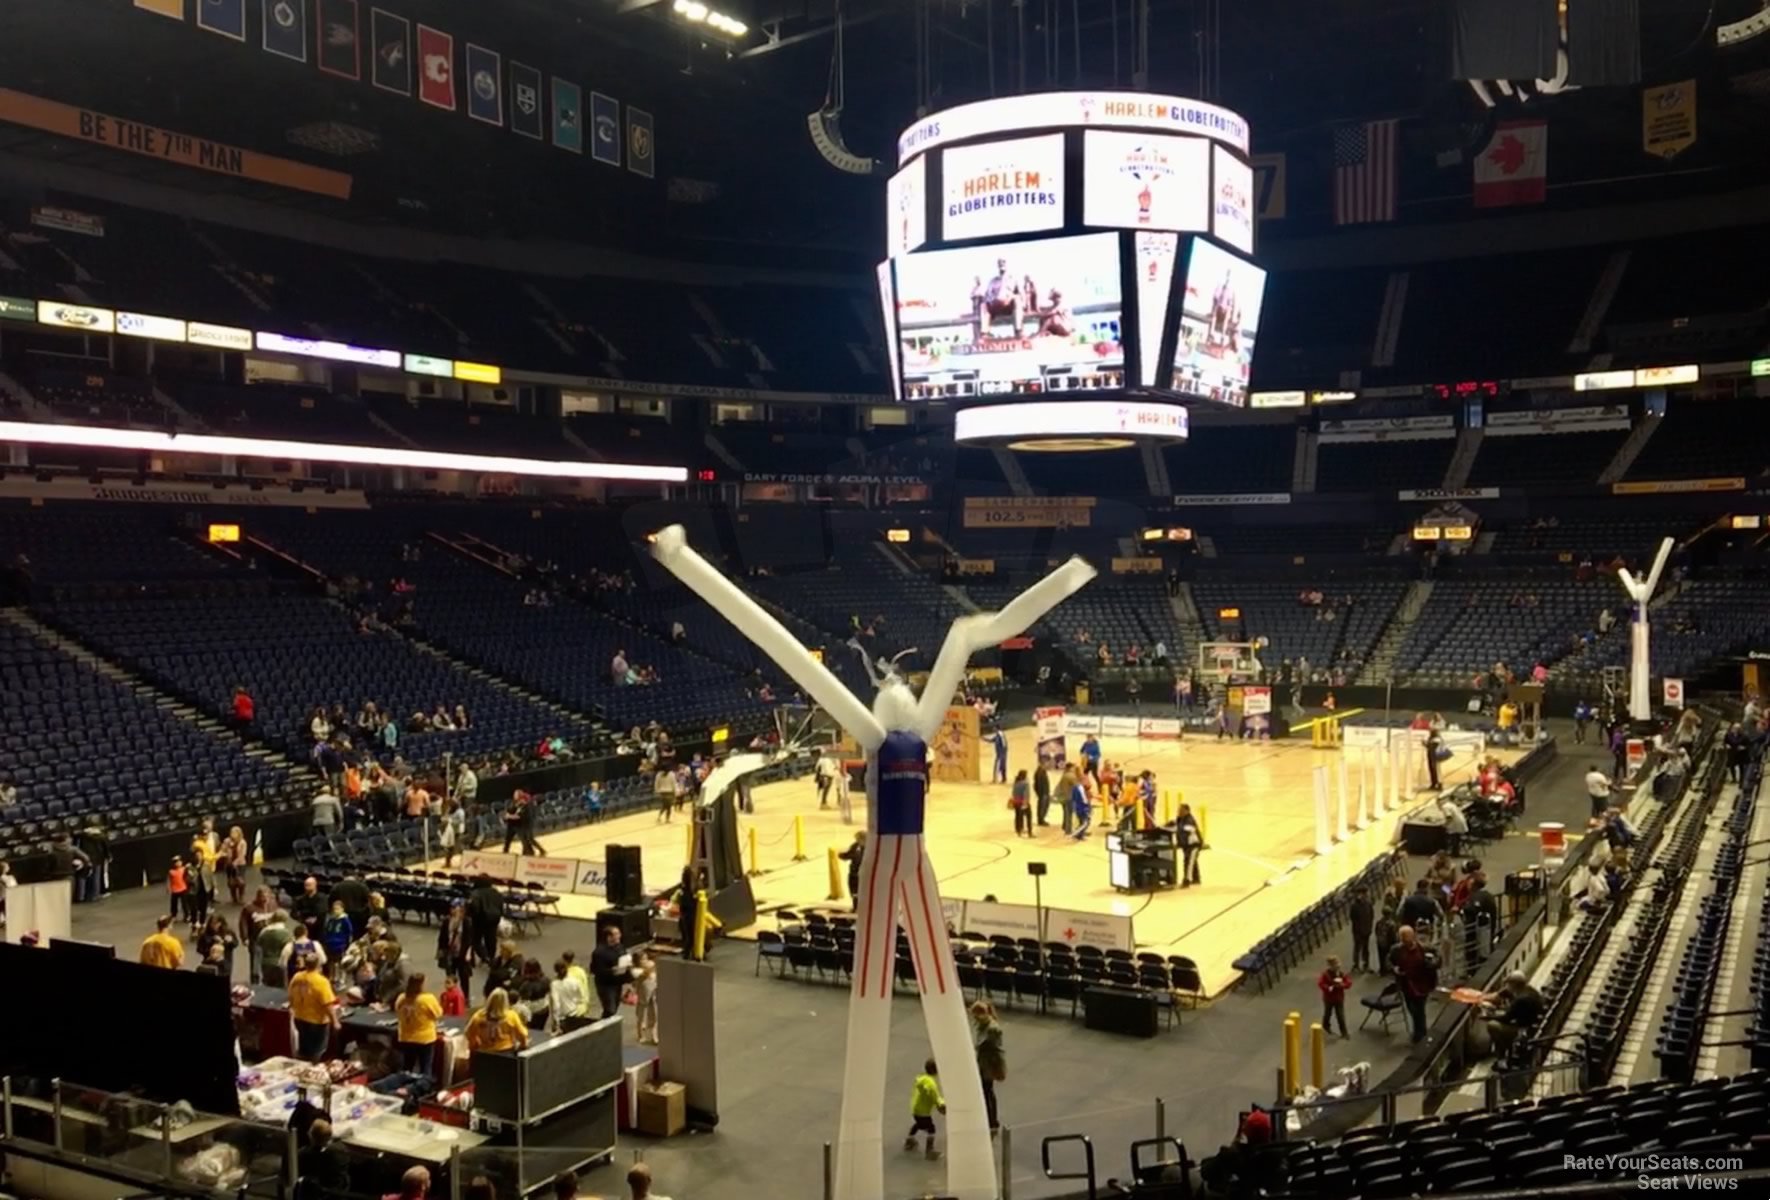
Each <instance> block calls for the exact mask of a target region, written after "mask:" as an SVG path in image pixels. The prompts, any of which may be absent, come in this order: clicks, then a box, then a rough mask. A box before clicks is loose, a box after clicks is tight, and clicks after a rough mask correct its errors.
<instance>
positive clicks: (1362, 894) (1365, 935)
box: [1348, 886, 1376, 971]
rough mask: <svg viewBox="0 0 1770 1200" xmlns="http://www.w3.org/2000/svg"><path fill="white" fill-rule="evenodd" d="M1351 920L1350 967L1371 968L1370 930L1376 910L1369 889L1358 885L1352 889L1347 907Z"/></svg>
mask: <svg viewBox="0 0 1770 1200" xmlns="http://www.w3.org/2000/svg"><path fill="white" fill-rule="evenodd" d="M1348 915H1349V916H1350V918H1351V922H1352V969H1353V970H1354V971H1368V970H1370V969H1371V931H1372V929H1373V928H1374V927H1375V924H1376V910H1375V908H1374V907H1373V906H1372V904H1371V893H1370V889H1369V888H1366V887H1363V886H1360V887H1356V888H1354V889H1353V890H1352V904H1351V906H1350V907H1349V909H1348Z"/></svg>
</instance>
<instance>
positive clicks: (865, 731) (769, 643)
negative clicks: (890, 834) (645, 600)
mask: <svg viewBox="0 0 1770 1200" xmlns="http://www.w3.org/2000/svg"><path fill="white" fill-rule="evenodd" d="M652 556H653V557H654V558H656V559H657V560H658V562H659V563H660V564H661V565H662V566H663V568H664V569H665V570H667V571H669V572H670V574H672V575H674V576H676V578H677V579H680V580H681V581H682V583H683V584H684V586H686V587H687V588H688V589H689V590H690V591H691V592H693V593H695V595H697V596H699V597H700V598H701V599H703V600H705V601H706V602H707V603H708V604H711V605H712V606H713V607H714V609H715V610H717V611H718V612H719V614H720V615H721V616H723V617H724V618H725V619H726V620H727V621H730V622H731V623H732V624H733V625H735V626H736V627H737V630H738V632H739V633H741V634H743V635H744V636H745V637H747V638H749V639H750V640H751V641H752V642H754V643H755V644H756V646H757V647H758V648H760V649H761V651H762V652H763V653H764V654H766V655H768V657H769V658H770V659H772V660H773V661H774V663H775V665H776V666H778V667H779V668H780V669H781V670H783V671H785V672H786V673H787V675H788V676H789V677H790V678H791V679H792V680H793V682H794V683H796V684H798V685H799V686H800V687H802V688H804V689H805V694H806V695H808V696H810V697H811V698H812V699H813V700H815V701H816V702H817V703H818V704H820V705H822V706H823V708H824V711H825V712H827V713H829V714H830V715H831V716H832V717H834V718H836V721H837V723H838V724H840V725H841V726H842V728H844V729H846V730H847V731H848V732H849V734H850V735H851V736H853V738H854V740H855V741H857V742H859V743H860V745H861V748H862V749H863V750H865V751H866V752H867V753H868V754H871V753H872V752H873V751H875V750H877V749H878V748H879V744H880V743H881V742H883V741H884V740H885V730H884V728H883V727H881V726H880V724H879V722H878V721H877V720H876V719H875V718H874V717H873V714H872V712H871V711H870V710H869V709H868V708H867V706H866V705H865V704H862V703H861V702H860V700H859V698H857V697H856V696H855V694H854V693H853V692H851V691H849V690H848V689H847V688H846V687H844V686H843V685H842V681H841V680H839V679H837V678H836V677H835V676H834V675H832V674H831V673H830V670H829V668H828V667H826V666H824V665H823V664H822V663H820V662H818V661H817V659H815V658H813V657H812V656H811V652H810V651H809V650H807V649H806V648H805V647H804V646H802V645H800V644H799V640H798V639H797V638H795V637H794V636H793V635H792V634H791V633H788V632H787V629H786V626H784V625H782V624H781V623H780V622H779V621H777V620H775V619H774V618H773V617H772V616H770V615H769V613H768V611H767V610H766V609H764V608H763V607H762V606H761V605H760V604H758V603H756V600H755V598H754V597H752V596H751V595H750V594H749V593H748V592H745V591H744V590H743V589H742V588H740V587H738V585H737V584H735V583H733V582H732V581H731V580H729V579H727V578H726V577H725V576H723V575H721V574H720V573H719V572H718V571H717V570H716V569H715V568H714V566H713V564H712V563H710V562H708V561H707V560H706V559H704V558H702V557H701V556H700V555H699V554H697V553H695V551H694V550H692V549H690V548H689V545H688V534H687V532H686V531H685V530H684V529H683V528H682V526H680V525H671V526H670V527H668V528H667V529H662V530H659V531H658V535H657V540H656V542H655V543H654V544H653V545H652Z"/></svg>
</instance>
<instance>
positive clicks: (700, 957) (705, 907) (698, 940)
mask: <svg viewBox="0 0 1770 1200" xmlns="http://www.w3.org/2000/svg"><path fill="white" fill-rule="evenodd" d="M695 898H696V900H697V901H698V904H697V906H696V908H695V918H694V956H695V959H696V961H698V962H705V961H706V959H707V934H708V932H709V931H711V930H714V929H724V928H725V922H724V921H721V920H720V919H719V918H718V917H716V916H714V915H713V909H712V906H711V905H709V904H708V903H707V892H706V889H705V888H703V889H702V890H700V891H698V892H696V893H695Z"/></svg>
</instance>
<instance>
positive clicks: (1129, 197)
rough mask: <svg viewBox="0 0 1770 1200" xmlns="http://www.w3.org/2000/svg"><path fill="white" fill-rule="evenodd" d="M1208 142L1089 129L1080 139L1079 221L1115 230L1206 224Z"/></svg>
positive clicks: (1190, 229)
mask: <svg viewBox="0 0 1770 1200" xmlns="http://www.w3.org/2000/svg"><path fill="white" fill-rule="evenodd" d="M1209 150H1210V143H1209V142H1207V141H1205V140H1204V139H1203V138H1188V137H1175V136H1173V135H1171V134H1160V133H1115V132H1113V131H1111V130H1105V129H1090V130H1088V131H1087V133H1086V134H1084V135H1083V140H1082V163H1083V166H1082V220H1083V221H1084V222H1085V223H1087V224H1089V225H1104V226H1108V227H1111V228H1115V229H1165V230H1174V231H1176V232H1181V233H1202V232H1204V231H1205V230H1206V229H1208V228H1210V214H1211V180H1210V169H1211V168H1210V160H1209V158H1208V157H1207V155H1208V153H1209Z"/></svg>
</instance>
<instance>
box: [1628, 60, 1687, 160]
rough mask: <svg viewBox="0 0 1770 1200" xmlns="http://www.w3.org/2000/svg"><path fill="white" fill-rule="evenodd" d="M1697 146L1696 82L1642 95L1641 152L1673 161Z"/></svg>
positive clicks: (1657, 89) (1645, 91) (1664, 87)
mask: <svg viewBox="0 0 1770 1200" xmlns="http://www.w3.org/2000/svg"><path fill="white" fill-rule="evenodd" d="M1695 144H1696V80H1694V79H1686V80H1685V81H1684V82H1683V83H1668V84H1665V85H1664V86H1663V87H1652V88H1646V89H1644V90H1643V91H1642V92H1641V149H1643V150H1645V151H1647V153H1649V154H1651V155H1654V156H1655V157H1657V158H1676V157H1677V156H1678V155H1680V154H1682V153H1683V152H1684V151H1686V150H1688V149H1690V147H1692V146H1694V145H1695Z"/></svg>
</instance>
